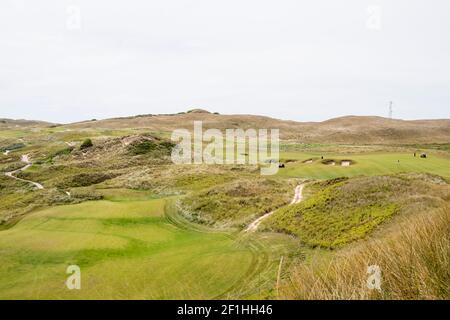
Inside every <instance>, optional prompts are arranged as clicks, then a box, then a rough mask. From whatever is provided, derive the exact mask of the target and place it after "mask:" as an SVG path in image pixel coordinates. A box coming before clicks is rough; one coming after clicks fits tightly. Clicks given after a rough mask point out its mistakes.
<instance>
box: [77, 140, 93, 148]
mask: <svg viewBox="0 0 450 320" xmlns="http://www.w3.org/2000/svg"><path fill="white" fill-rule="evenodd" d="M93 146H94V144H93V143H92V140H91V139H86V140H84V141H83V143H82V144H81V145H80V150H85V149H88V148H90V147H93Z"/></svg>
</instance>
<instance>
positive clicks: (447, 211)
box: [282, 206, 450, 300]
mask: <svg viewBox="0 0 450 320" xmlns="http://www.w3.org/2000/svg"><path fill="white" fill-rule="evenodd" d="M449 230H450V206H446V207H444V208H440V209H435V210H433V211H429V212H423V213H419V214H415V215H412V216H409V217H407V218H405V219H404V220H403V221H402V222H401V223H399V224H398V225H397V226H396V227H395V228H393V229H392V230H391V231H390V232H389V233H388V234H385V235H384V236H383V237H382V238H378V239H376V240H371V241H368V242H363V243H359V244H357V245H356V246H355V247H353V248H347V249H343V250H342V251H341V252H339V253H338V254H336V255H335V256H334V258H332V259H331V260H330V259H327V258H324V257H318V258H316V259H313V260H312V261H311V262H310V263H307V264H306V263H304V264H301V265H299V266H297V267H296V268H295V270H294V272H293V274H292V276H291V278H290V279H289V281H287V282H286V283H284V286H283V291H282V296H283V298H286V299H395V300H397V299H449V298H450V232H449ZM370 265H378V266H379V267H380V268H381V291H377V290H370V289H368V287H367V279H368V276H369V274H368V273H367V268H368V266H370Z"/></svg>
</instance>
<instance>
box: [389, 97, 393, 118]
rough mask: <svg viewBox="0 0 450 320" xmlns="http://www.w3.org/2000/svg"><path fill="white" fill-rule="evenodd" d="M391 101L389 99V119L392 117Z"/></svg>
mask: <svg viewBox="0 0 450 320" xmlns="http://www.w3.org/2000/svg"><path fill="white" fill-rule="evenodd" d="M392 104H393V103H392V101H389V119H392Z"/></svg>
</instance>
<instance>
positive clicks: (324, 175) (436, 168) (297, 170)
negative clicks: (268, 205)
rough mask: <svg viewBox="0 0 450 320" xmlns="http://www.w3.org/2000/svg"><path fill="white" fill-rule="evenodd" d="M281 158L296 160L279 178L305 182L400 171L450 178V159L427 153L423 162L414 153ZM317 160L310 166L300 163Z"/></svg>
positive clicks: (283, 155) (283, 154) (284, 155)
mask: <svg viewBox="0 0 450 320" xmlns="http://www.w3.org/2000/svg"><path fill="white" fill-rule="evenodd" d="M321 156H323V157H324V159H334V160H347V159H350V160H353V161H355V162H356V163H355V164H354V165H351V166H350V167H341V166H339V165H338V164H336V166H330V165H324V164H322V163H321V162H320V158H321ZM281 157H282V158H283V159H291V160H298V161H297V162H289V163H287V164H286V168H284V169H280V170H279V171H278V175H279V176H282V177H301V178H308V179H333V178H337V177H342V176H345V177H354V176H363V175H364V176H375V175H385V174H394V173H401V172H426V173H432V174H437V175H441V176H443V177H446V178H450V157H446V156H443V155H437V154H434V153H430V154H428V158H426V159H422V158H420V157H419V154H417V156H416V157H414V155H413V153H368V154H349V155H345V154H326V153H324V154H320V153H300V152H290V153H282V154H281ZM310 158H316V159H317V158H318V159H317V160H315V161H314V162H313V163H310V164H307V163H302V161H304V160H307V159H310Z"/></svg>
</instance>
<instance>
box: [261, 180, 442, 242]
mask: <svg viewBox="0 0 450 320" xmlns="http://www.w3.org/2000/svg"><path fill="white" fill-rule="evenodd" d="M424 179H428V180H426V181H424ZM431 179H432V178H431V177H428V176H424V177H422V178H420V177H417V176H416V177H414V176H407V175H397V176H379V177H362V178H355V179H334V180H328V181H325V182H318V183H315V184H313V185H312V186H310V187H309V189H310V190H309V191H308V192H309V193H311V194H312V195H311V196H310V197H309V198H308V199H306V200H305V201H303V202H301V203H299V204H296V205H293V206H289V207H285V208H282V209H280V210H278V211H277V212H275V214H274V215H272V216H271V217H270V218H269V219H267V220H266V221H265V222H263V228H265V229H266V230H275V231H278V232H285V233H289V234H293V235H296V236H298V237H299V238H300V239H301V240H302V241H303V242H304V243H305V244H307V245H309V246H311V247H323V248H336V247H340V246H342V245H345V244H348V243H350V242H352V241H354V240H357V239H361V238H363V237H365V236H366V235H367V234H369V233H370V232H371V231H373V230H374V229H375V228H376V227H377V226H378V225H380V224H381V223H383V222H384V221H386V220H388V219H390V218H391V217H392V216H393V215H395V214H396V213H398V212H400V211H401V210H402V209H404V210H405V211H411V210H414V208H415V209H416V210H417V208H420V209H422V208H423V209H425V208H428V209H429V208H432V207H434V206H437V205H438V204H439V203H441V202H444V201H445V200H444V199H442V198H439V197H436V196H437V194H436V193H434V192H433V188H432V184H431V183H430V181H431ZM436 192H437V191H436Z"/></svg>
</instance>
